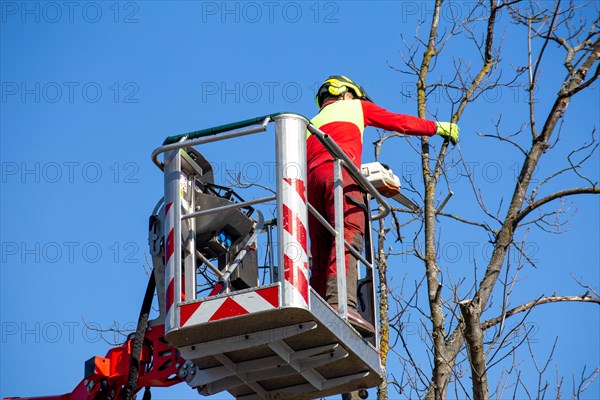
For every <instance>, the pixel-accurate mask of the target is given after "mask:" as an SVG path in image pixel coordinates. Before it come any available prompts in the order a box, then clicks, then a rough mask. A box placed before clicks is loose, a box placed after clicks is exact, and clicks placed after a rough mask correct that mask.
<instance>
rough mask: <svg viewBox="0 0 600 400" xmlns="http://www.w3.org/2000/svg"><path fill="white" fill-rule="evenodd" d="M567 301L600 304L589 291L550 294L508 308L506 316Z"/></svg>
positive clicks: (485, 324) (498, 319) (486, 324)
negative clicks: (581, 293)
mask: <svg viewBox="0 0 600 400" xmlns="http://www.w3.org/2000/svg"><path fill="white" fill-rule="evenodd" d="M567 301H573V302H583V303H596V304H600V298H598V297H593V296H590V295H589V294H588V293H584V294H583V295H581V296H548V297H542V298H540V299H538V300H534V301H530V302H529V303H525V304H523V305H520V306H518V307H515V308H513V309H511V310H508V311H507V312H506V318H508V317H512V316H513V315H515V314H518V313H521V312H523V311H527V310H529V309H531V308H534V307H536V306H539V305H542V304H549V303H558V302H567ZM502 320H503V316H499V317H496V318H492V319H489V320H487V321H485V322H482V323H481V329H484V330H485V329H488V328H490V327H491V326H494V325H496V324H499V323H500V322H501V321H502Z"/></svg>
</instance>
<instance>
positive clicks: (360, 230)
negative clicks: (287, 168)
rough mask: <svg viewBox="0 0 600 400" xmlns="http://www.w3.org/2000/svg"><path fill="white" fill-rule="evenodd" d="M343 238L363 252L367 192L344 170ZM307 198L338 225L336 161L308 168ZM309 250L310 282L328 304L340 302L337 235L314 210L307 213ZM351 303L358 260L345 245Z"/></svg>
mask: <svg viewBox="0 0 600 400" xmlns="http://www.w3.org/2000/svg"><path fill="white" fill-rule="evenodd" d="M342 176H343V182H344V196H343V197H344V238H345V239H346V241H347V242H348V243H350V244H351V245H352V246H353V247H354V248H355V249H356V250H358V252H359V253H360V252H362V249H363V240H364V234H365V217H366V207H365V196H364V193H363V192H362V190H361V189H360V187H359V186H358V185H357V184H356V183H355V182H354V180H353V179H352V178H351V177H350V176H349V174H348V173H347V172H346V171H345V170H343V175H342ZM307 186H308V187H307V189H308V190H307V192H308V201H309V202H310V204H312V206H313V207H314V208H315V209H316V210H317V211H318V212H319V213H320V214H321V215H322V216H323V217H324V218H325V219H326V220H327V221H328V222H329V223H330V224H331V226H333V227H335V212H334V179H333V162H326V163H324V164H321V165H319V166H317V167H315V168H313V169H312V170H310V171H309V172H308V185H307ZM308 229H309V237H310V251H311V255H312V265H311V276H310V285H311V286H312V287H313V289H314V290H315V291H316V292H317V293H318V294H319V295H320V296H321V297H323V298H324V299H325V300H326V301H327V302H328V303H329V304H337V303H338V290H337V268H336V254H335V238H334V236H333V235H332V234H331V233H330V232H329V231H328V230H327V229H326V228H325V227H324V226H323V225H322V224H321V223H320V222H319V221H318V220H317V219H316V218H315V217H314V216H313V215H312V214H311V213H309V214H308ZM345 259H346V288H347V298H348V306H349V307H354V308H356V297H357V293H356V291H357V289H356V286H357V281H358V269H357V268H358V263H357V260H356V258H355V257H354V256H353V255H352V254H351V253H350V251H349V250H348V249H345Z"/></svg>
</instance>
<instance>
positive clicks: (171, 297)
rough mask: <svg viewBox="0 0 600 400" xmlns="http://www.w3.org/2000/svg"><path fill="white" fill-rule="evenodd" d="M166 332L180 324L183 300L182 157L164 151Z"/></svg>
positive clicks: (175, 151) (172, 152)
mask: <svg viewBox="0 0 600 400" xmlns="http://www.w3.org/2000/svg"><path fill="white" fill-rule="evenodd" d="M164 176H165V263H166V268H165V283H166V290H165V297H166V299H165V306H166V317H165V332H169V331H170V330H172V329H176V328H179V312H178V308H177V304H178V303H180V302H181V194H180V191H181V186H180V182H181V157H180V156H179V150H171V151H168V152H166V153H165V169H164Z"/></svg>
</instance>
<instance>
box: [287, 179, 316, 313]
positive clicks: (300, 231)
mask: <svg viewBox="0 0 600 400" xmlns="http://www.w3.org/2000/svg"><path fill="white" fill-rule="evenodd" d="M282 189H283V193H282V198H281V202H282V205H281V207H282V210H283V221H282V227H283V243H282V246H283V267H284V278H285V281H284V285H285V288H284V296H285V298H284V304H285V305H286V306H301V307H308V291H309V289H308V251H307V247H308V239H307V236H308V233H307V223H308V221H307V210H308V207H307V205H306V187H305V185H304V181H303V180H301V179H293V178H283V185H282Z"/></svg>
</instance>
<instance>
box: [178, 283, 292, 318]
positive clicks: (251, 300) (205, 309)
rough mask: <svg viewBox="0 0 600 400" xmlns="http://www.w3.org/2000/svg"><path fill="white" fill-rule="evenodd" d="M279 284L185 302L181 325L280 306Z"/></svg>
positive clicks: (182, 306) (182, 307) (182, 309)
mask: <svg viewBox="0 0 600 400" xmlns="http://www.w3.org/2000/svg"><path fill="white" fill-rule="evenodd" d="M279 304H280V303H279V286H272V287H268V288H264V289H258V290H254V291H250V292H244V293H239V294H235V293H234V294H232V295H231V296H226V297H220V298H217V299H209V300H205V301H200V302H197V303H191V304H183V305H181V307H180V308H179V315H180V318H181V321H180V322H181V326H182V327H186V326H192V325H196V324H201V323H204V322H210V321H218V320H221V319H225V318H231V317H237V316H240V315H245V314H250V313H255V312H259V311H267V310H274V309H276V308H279Z"/></svg>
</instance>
